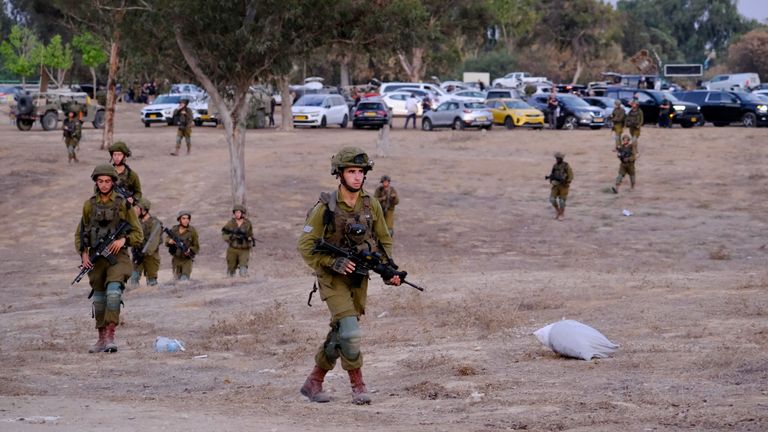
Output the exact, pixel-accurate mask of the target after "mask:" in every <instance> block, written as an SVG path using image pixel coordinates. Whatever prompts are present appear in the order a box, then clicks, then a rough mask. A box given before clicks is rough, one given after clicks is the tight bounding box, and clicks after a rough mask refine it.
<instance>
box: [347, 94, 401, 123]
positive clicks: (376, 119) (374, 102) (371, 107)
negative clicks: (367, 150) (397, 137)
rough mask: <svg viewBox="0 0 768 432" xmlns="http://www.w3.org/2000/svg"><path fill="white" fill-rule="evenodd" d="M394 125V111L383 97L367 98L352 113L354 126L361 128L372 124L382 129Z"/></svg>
mask: <svg viewBox="0 0 768 432" xmlns="http://www.w3.org/2000/svg"><path fill="white" fill-rule="evenodd" d="M387 125H389V127H392V112H391V111H390V110H389V108H388V107H387V105H386V104H385V103H384V101H383V100H381V98H366V99H363V100H361V101H360V103H358V104H357V106H356V107H355V110H354V111H353V113H352V127H354V128H355V129H359V128H361V127H364V126H370V127H373V128H376V129H381V128H383V127H384V126H387Z"/></svg>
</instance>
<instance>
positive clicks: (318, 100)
mask: <svg viewBox="0 0 768 432" xmlns="http://www.w3.org/2000/svg"><path fill="white" fill-rule="evenodd" d="M324 100H325V97H324V96H317V95H305V96H302V97H301V98H300V99H299V100H298V101H296V103H295V104H294V105H295V106H309V107H319V106H323V101H324Z"/></svg>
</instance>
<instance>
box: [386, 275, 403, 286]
mask: <svg viewBox="0 0 768 432" xmlns="http://www.w3.org/2000/svg"><path fill="white" fill-rule="evenodd" d="M384 283H385V284H387V285H394V286H399V285H400V283H401V281H400V276H393V277H392V279H390V280H388V281H386V282H384Z"/></svg>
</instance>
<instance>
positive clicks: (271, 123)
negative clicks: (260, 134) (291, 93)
mask: <svg viewBox="0 0 768 432" xmlns="http://www.w3.org/2000/svg"><path fill="white" fill-rule="evenodd" d="M275 105H277V101H276V100H275V97H274V96H270V98H269V127H275Z"/></svg>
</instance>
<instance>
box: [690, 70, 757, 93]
mask: <svg viewBox="0 0 768 432" xmlns="http://www.w3.org/2000/svg"><path fill="white" fill-rule="evenodd" d="M701 86H702V87H704V88H705V89H707V90H751V89H753V88H757V87H759V86H760V75H758V74H756V73H737V74H721V75H715V76H714V77H712V79H711V80H709V81H704V82H703V83H701Z"/></svg>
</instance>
